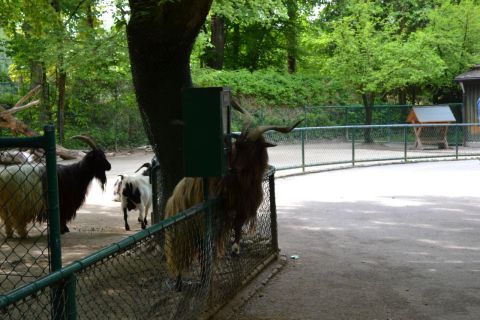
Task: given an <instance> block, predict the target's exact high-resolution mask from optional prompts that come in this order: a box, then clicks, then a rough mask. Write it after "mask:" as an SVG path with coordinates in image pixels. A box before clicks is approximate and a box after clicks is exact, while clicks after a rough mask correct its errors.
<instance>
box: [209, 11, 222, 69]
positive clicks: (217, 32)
mask: <svg viewBox="0 0 480 320" xmlns="http://www.w3.org/2000/svg"><path fill="white" fill-rule="evenodd" d="M211 26H212V31H211V32H212V34H211V37H210V42H211V44H212V45H213V48H210V50H208V51H209V52H208V55H207V57H208V58H207V66H209V67H210V68H212V69H215V70H222V69H223V61H224V57H225V18H224V17H220V16H217V15H215V16H213V17H212V23H211Z"/></svg>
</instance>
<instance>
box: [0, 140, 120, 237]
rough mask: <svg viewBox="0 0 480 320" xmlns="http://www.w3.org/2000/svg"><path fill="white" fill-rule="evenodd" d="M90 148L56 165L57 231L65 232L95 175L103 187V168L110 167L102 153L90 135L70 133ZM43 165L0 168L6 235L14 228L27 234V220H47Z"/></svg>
mask: <svg viewBox="0 0 480 320" xmlns="http://www.w3.org/2000/svg"><path fill="white" fill-rule="evenodd" d="M72 138H73V139H78V140H81V141H84V142H86V143H87V144H88V145H90V147H91V148H92V150H91V151H89V152H88V153H87V154H86V155H85V157H83V159H82V160H80V161H79V162H76V163H73V164H70V165H60V164H59V165H57V177H58V192H59V206H60V232H61V233H62V234H63V233H65V232H69V229H68V227H67V223H68V222H70V221H71V220H73V219H75V216H76V213H77V210H78V209H79V208H80V207H81V206H82V205H83V203H84V202H85V198H86V195H87V192H88V187H89V185H90V183H91V182H92V180H93V179H97V180H98V181H99V182H100V184H101V187H102V189H103V190H104V188H105V184H106V182H107V177H106V175H105V171H108V170H110V169H111V165H110V162H108V160H107V158H106V157H105V153H104V152H103V151H102V150H101V149H99V148H98V147H97V145H96V143H95V142H94V141H93V139H92V138H90V137H87V136H83V135H82V136H74V137H72ZM45 174H46V169H45V166H43V165H36V166H33V165H27V164H24V165H21V166H16V165H15V166H8V167H6V169H5V170H3V171H2V172H0V204H1V205H0V218H1V219H2V220H3V221H4V222H5V227H6V233H7V237H11V236H12V235H13V231H14V230H16V231H17V233H18V234H19V235H20V237H22V238H24V237H26V236H27V229H26V226H27V224H28V223H30V222H34V221H39V222H45V221H47V220H48V216H47V211H46V207H47V204H46V194H47V192H46V190H47V185H46V177H45Z"/></svg>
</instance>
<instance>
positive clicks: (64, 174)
mask: <svg viewBox="0 0 480 320" xmlns="http://www.w3.org/2000/svg"><path fill="white" fill-rule="evenodd" d="M72 139H78V140H81V141H84V142H86V143H87V144H88V145H90V147H91V148H92V150H91V151H89V152H88V153H87V154H86V155H85V157H83V159H82V160H80V161H79V162H77V163H73V164H70V165H60V164H59V165H57V176H58V190H59V204H60V232H61V233H62V234H63V233H65V232H69V231H70V230H69V229H68V227H67V222H70V221H71V220H73V219H75V216H76V214H77V210H78V209H79V208H80V207H81V206H82V205H83V203H84V202H85V198H86V196H87V192H88V187H89V186H90V183H91V182H92V180H93V179H97V180H98V181H99V182H100V185H101V187H102V190H105V184H106V183H107V176H106V175H105V171H109V170H110V169H111V168H112V166H111V165H110V162H108V160H107V158H106V156H105V153H104V152H103V151H102V150H101V149H99V148H98V147H97V144H96V143H95V142H94V141H93V139H92V138H90V137H87V136H83V135H79V136H73V137H72ZM44 190H46V189H44ZM46 218H47V217H45V215H42V216H41V218H40V219H39V220H40V221H46V220H47V219H46Z"/></svg>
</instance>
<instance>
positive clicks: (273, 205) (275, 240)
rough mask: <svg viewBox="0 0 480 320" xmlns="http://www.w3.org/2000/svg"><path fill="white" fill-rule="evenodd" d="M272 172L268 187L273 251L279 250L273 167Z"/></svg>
mask: <svg viewBox="0 0 480 320" xmlns="http://www.w3.org/2000/svg"><path fill="white" fill-rule="evenodd" d="M271 169H272V172H271V174H270V175H269V176H268V188H269V192H270V221H271V226H270V229H271V232H272V247H273V250H274V251H275V252H277V253H278V252H279V249H278V231H277V203H276V200H275V168H273V167H271Z"/></svg>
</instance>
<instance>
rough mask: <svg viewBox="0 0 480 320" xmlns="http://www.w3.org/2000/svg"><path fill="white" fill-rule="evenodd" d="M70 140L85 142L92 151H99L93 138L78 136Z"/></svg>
mask: <svg viewBox="0 0 480 320" xmlns="http://www.w3.org/2000/svg"><path fill="white" fill-rule="evenodd" d="M70 139H77V140H80V141H83V142H85V143H86V144H88V145H89V146H90V147H91V148H92V149H94V150H97V149H98V146H97V144H96V143H95V141H94V140H93V138H92V137H89V136H86V135H77V136H73V137H70Z"/></svg>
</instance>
